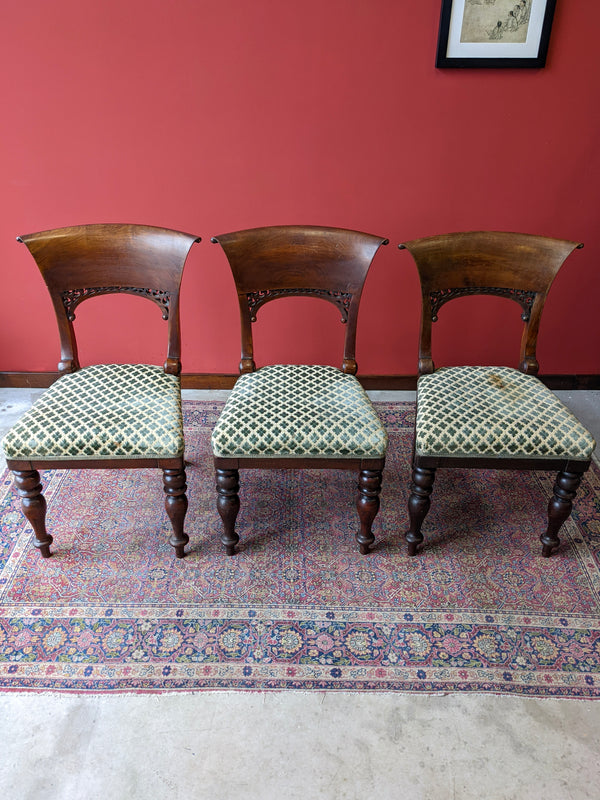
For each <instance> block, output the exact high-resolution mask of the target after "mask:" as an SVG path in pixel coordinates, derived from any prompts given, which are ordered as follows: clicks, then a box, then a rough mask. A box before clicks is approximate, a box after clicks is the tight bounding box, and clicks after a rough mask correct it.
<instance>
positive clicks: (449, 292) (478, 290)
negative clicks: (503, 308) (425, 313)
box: [429, 286, 536, 322]
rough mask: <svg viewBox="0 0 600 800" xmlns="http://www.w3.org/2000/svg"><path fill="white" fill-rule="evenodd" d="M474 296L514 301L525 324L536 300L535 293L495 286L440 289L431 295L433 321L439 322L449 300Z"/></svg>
mask: <svg viewBox="0 0 600 800" xmlns="http://www.w3.org/2000/svg"><path fill="white" fill-rule="evenodd" d="M474 294H492V295H495V296H496V297H507V298H508V299H509V300H514V301H515V302H517V303H518V304H519V305H520V306H521V308H522V309H523V313H522V314H521V319H522V320H523V322H528V321H529V317H530V315H531V307H532V306H533V301H534V300H535V295H536V293H535V292H529V291H525V290H523V289H503V288H497V287H494V286H459V287H457V288H455V289H438V290H436V291H433V292H430V293H429V299H430V301H431V321H432V322H437V319H438V317H437V315H438V311H439V310H440V308H441V307H442V306H443V305H444V303H447V302H448V301H449V300H454V299H455V298H456V297H468V296H469V295H474Z"/></svg>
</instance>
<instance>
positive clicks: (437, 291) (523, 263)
mask: <svg viewBox="0 0 600 800" xmlns="http://www.w3.org/2000/svg"><path fill="white" fill-rule="evenodd" d="M581 247H583V245H581V244H577V243H576V242H568V241H562V240H559V239H549V238H546V237H544V236H533V235H527V234H518V233H505V232H501V233H499V232H489V231H483V232H469V233H451V234H447V235H441V236H430V237H427V238H424V239H415V240H413V241H410V242H405V243H404V244H401V245H400V248H401V249H403V248H406V249H407V250H408V251H409V252H410V254H411V255H412V257H413V258H414V260H415V262H416V265H417V269H418V272H419V276H420V279H421V289H422V317H421V336H420V345H419V375H420V377H419V380H418V385H417V419H416V426H415V443H414V454H413V470H412V487H411V494H410V498H409V502H408V509H409V515H410V529H409V531H408V532H407V534H406V539H407V542H408V553H409V555H411V556H414V555H415V554H416V552H417V547H418V546H419V544H420V543H421V542H422V541H423V535H422V534H421V525H422V523H423V520H424V518H425V515H426V514H427V512H428V510H429V506H430V495H431V492H432V489H433V482H434V478H435V472H436V469H437V468H438V467H460V468H465V467H466V468H473V469H479V468H482V469H531V470H559V472H558V477H557V479H556V483H555V486H554V496H553V498H552V499H551V500H550V503H549V506H548V518H549V519H548V528H547V530H546V531H545V533H542V535H541V536H540V539H541V542H542V555H543V556H546V557H547V556H549V555H550V554H551V553H552V551H553V550H554V549H555V548H557V547H558V545H559V544H560V539H559V538H558V531H559V529H560V527H561V525H562V524H563V522H564V521H565V520H566V519H567V518H568V517H569V514H570V513H571V508H572V501H573V498H574V497H575V493H576V491H577V487H578V486H579V483H580V481H581V477H582V474H583V473H584V472H585V471H586V470H587V468H588V467H589V465H590V460H591V456H592V451H593V449H594V446H595V443H594V440H593V438H592V436H591V435H590V434H589V433H588V431H587V430H586V429H585V428H584V427H583V426H582V425H581V423H580V422H579V421H578V420H577V419H576V418H575V417H574V416H573V415H572V414H571V412H570V411H569V410H568V409H567V408H566V407H565V406H564V405H563V404H562V403H561V402H560V401H559V400H558V398H557V397H556V396H555V395H554V394H553V393H552V392H551V391H550V389H548V388H547V387H546V386H544V384H543V383H542V382H541V381H540V380H539V379H538V378H537V377H535V376H536V374H537V372H538V362H537V359H536V343H537V336H538V329H539V325H540V317H541V314H542V309H543V307H544V302H545V300H546V296H547V294H548V291H549V289H550V286H551V284H552V281H553V279H554V277H555V276H556V274H557V273H558V270H559V269H560V267H561V266H562V264H563V262H564V261H565V259H566V258H567V257H568V256H569V254H570V253H571V252H572V251H573V250H574V249H576V248H581ZM477 294H488V295H496V296H499V297H506V298H509V299H510V300H514V301H515V302H516V303H518V304H519V305H520V306H521V308H522V312H523V313H522V316H521V318H522V320H523V321H524V322H525V326H524V331H523V336H522V340H521V355H520V364H519V369H518V370H516V369H511V368H508V367H489V366H484V367H470V366H466V367H445V368H442V369H438V370H435V368H434V363H433V360H432V353H431V333H432V323H434V322H436V321H437V318H438V313H439V311H440V308H441V307H442V306H443V305H444V304H445V303H447V302H449V301H450V300H454V299H455V298H458V297H465V296H471V295H477Z"/></svg>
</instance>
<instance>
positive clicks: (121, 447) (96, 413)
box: [3, 364, 183, 460]
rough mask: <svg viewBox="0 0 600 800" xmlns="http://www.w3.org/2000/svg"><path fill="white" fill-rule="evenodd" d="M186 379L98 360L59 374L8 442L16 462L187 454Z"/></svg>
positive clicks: (10, 455)
mask: <svg viewBox="0 0 600 800" xmlns="http://www.w3.org/2000/svg"><path fill="white" fill-rule="evenodd" d="M182 431H183V423H182V416H181V391H180V386H179V377H178V376H177V375H168V374H166V373H165V372H164V371H163V369H162V367H158V366H155V365H153V364H97V365H94V366H91V367H85V368H83V369H81V370H79V371H77V372H74V373H72V374H70V375H64V376H63V377H61V378H59V379H58V380H57V381H56V382H55V383H54V384H53V385H52V386H51V387H50V388H49V389H48V391H46V392H45V393H44V394H43V395H42V396H41V397H40V398H39V400H38V401H37V402H36V403H35V405H34V406H33V407H32V408H31V410H30V411H28V412H27V413H26V414H24V415H23V416H22V417H21V419H20V420H19V421H18V422H17V423H16V424H15V425H14V426H13V427H12V428H11V430H10V431H9V432H8V433H7V434H6V436H5V438H4V440H3V446H4V452H5V454H6V457H7V458H9V459H16V460H29V459H33V460H36V459H51V460H61V459H69V460H70V459H74V458H83V459H90V458H94V459H103V458H105V459H110V460H114V459H116V458H174V457H177V456H181V455H182V454H183V433H182Z"/></svg>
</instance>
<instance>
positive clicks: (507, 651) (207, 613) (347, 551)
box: [0, 401, 600, 698]
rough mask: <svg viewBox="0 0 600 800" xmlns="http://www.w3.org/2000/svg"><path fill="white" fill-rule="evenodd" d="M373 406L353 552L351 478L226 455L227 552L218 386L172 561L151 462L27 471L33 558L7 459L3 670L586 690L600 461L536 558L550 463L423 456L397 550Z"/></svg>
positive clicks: (11, 684)
mask: <svg viewBox="0 0 600 800" xmlns="http://www.w3.org/2000/svg"><path fill="white" fill-rule="evenodd" d="M376 407H377V409H378V412H379V413H380V415H381V417H382V419H383V420H384V423H385V425H386V427H387V429H388V431H389V434H390V449H389V454H388V460H387V465H386V469H385V472H384V487H383V492H382V496H381V511H380V513H379V515H378V517H377V519H376V521H375V526H374V532H375V535H376V547H375V549H374V551H373V552H372V553H371V554H370V555H368V556H361V555H360V553H359V552H358V548H357V546H356V543H355V541H354V533H355V531H356V529H357V515H356V510H355V491H356V490H355V484H356V478H355V476H354V475H353V474H352V473H350V472H343V471H301V470H289V471H272V472H271V471H265V472H263V471H251V470H248V471H242V472H241V501H242V505H241V510H240V514H239V517H238V532H239V534H240V546H239V552H238V553H237V554H236V555H235V556H234V557H232V558H230V557H227V556H226V555H225V553H224V551H223V548H222V545H221V543H220V542H219V531H220V519H219V517H218V514H217V512H216V507H215V488H214V477H213V468H212V459H211V457H210V445H209V438H210V432H211V429H212V427H213V425H214V423H215V420H216V418H217V416H218V414H219V412H220V410H221V408H222V404H221V403H217V402H200V401H188V402H186V403H185V422H186V441H187V447H188V449H187V453H186V458H187V459H188V460H189V462H190V465H189V467H188V486H189V491H188V496H189V500H190V506H189V511H188V516H187V520H186V530H187V532H188V534H189V536H190V544H189V546H188V551H189V552H188V555H187V556H186V558H185V559H183V560H177V559H175V558H174V555H173V550H172V548H171V547H170V546H169V544H168V541H167V540H168V536H169V533H170V525H169V522H168V519H167V517H166V514H165V511H164V502H163V492H162V480H161V476H160V473H159V472H158V471H153V470H135V471H133V470H132V471H115V472H112V471H110V472H109V471H101V470H98V471H80V472H72V471H71V472H70V471H61V470H58V471H55V472H48V473H46V474H45V475H44V476H43V482H44V485H45V487H46V488H45V495H46V498H47V501H48V526H49V530H51V532H52V534H53V536H54V545H53V553H54V555H53V556H52V558H50V559H47V560H45V559H42V558H40V556H39V553H38V552H37V551H36V550H35V549H34V548H33V546H32V539H33V534H32V532H31V529H30V527H29V525H28V524H27V523H26V522H25V520H24V519H23V517H22V515H21V512H20V507H19V501H18V498H17V497H16V496H15V493H14V491H13V490H12V488H11V480H10V477H9V475H8V474H6V473H4V474H3V475H2V476H1V480H0V483H1V489H2V491H1V492H0V528H1V536H2V539H1V542H0V688H4V689H7V690H11V689H12V690H55V691H77V692H109V691H110V692H118V691H138V692H140V691H141V692H143V691H155V692H161V691H177V690H201V689H254V690H257V689H261V690H264V689H301V690H319V691H323V690H345V691H404V692H407V691H408V692H458V691H461V692H495V693H507V694H517V695H533V696H541V697H547V696H555V697H586V698H598V697H600V473H599V470H598V467H597V466H596V465H592V469H591V470H590V471H589V472H588V474H587V475H586V476H585V478H584V480H583V482H582V485H581V488H580V490H579V493H578V497H577V500H576V504H575V508H574V512H573V515H572V518H571V519H570V520H569V521H568V522H567V523H566V524H565V526H564V528H563V531H562V532H561V538H562V540H563V544H562V546H561V548H560V549H559V551H558V552H557V553H556V554H555V555H553V556H552V557H551V558H549V559H543V558H542V557H541V555H540V551H541V547H540V543H539V540H538V537H539V534H540V533H541V531H542V530H543V529H544V526H545V522H546V506H547V502H548V498H549V497H550V495H551V492H552V484H553V480H554V475H552V474H550V473H525V472H493V471H485V472H484V471H479V472H478V471H469V472H459V471H457V470H453V471H443V470H440V471H439V474H438V477H437V480H436V486H435V489H434V495H433V503H432V507H431V511H430V513H429V515H428V517H427V519H426V522H425V525H424V529H423V532H424V534H425V547H424V549H423V550H422V552H421V553H420V554H419V555H418V556H417V557H416V558H409V557H408V556H407V555H406V547H405V543H404V537H403V533H404V531H405V529H406V521H407V518H406V498H407V492H408V487H409V482H410V480H409V462H410V449H411V434H412V426H413V423H414V406H413V405H412V404H409V403H378V404H376ZM140 500H141V501H142V502H141V503H140Z"/></svg>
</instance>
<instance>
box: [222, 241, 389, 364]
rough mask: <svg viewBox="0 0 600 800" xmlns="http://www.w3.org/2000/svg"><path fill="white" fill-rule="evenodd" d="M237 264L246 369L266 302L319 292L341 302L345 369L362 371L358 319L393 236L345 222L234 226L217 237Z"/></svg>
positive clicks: (231, 261)
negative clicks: (371, 274) (378, 257)
mask: <svg viewBox="0 0 600 800" xmlns="http://www.w3.org/2000/svg"><path fill="white" fill-rule="evenodd" d="M212 241H213V242H217V243H218V244H220V245H221V247H222V248H223V250H224V251H225V255H226V256H227V259H228V261H229V264H230V266H231V271H232V273H233V278H234V281H235V285H236V289H237V294H238V301H239V306H240V321H241V334H242V356H241V361H240V367H239V368H240V372H241V373H244V372H253V371H254V370H255V369H256V364H255V362H254V345H253V341H252V323H253V322H256V314H257V312H258V310H259V308H260V307H261V306H263V305H264V304H265V303H268V302H271V301H273V300H277V299H280V298H283V297H316V298H320V299H322V300H327V301H329V302H330V303H333V304H334V305H336V306H337V307H338V308H339V310H340V312H341V321H342V322H343V323H345V324H346V334H345V337H344V358H343V364H342V369H343V371H344V372H348V373H350V374H353V375H354V374H356V371H357V364H356V354H355V349H356V324H357V320H358V308H359V304H360V298H361V294H362V289H363V285H364V282H365V279H366V277H367V272H368V271H369V267H370V266H371V262H372V260H373V258H374V256H375V253H376V252H377V250H378V249H379V247H380V246H381V245H382V244H387V243H388V240H387V239H384V238H382V237H381V236H374V235H372V234H369V233H361V232H360V231H352V230H346V229H344V228H319V227H314V226H311V225H279V226H271V227H266V228H252V229H250V230H244V231H234V232H233V233H226V234H223V235H221V236H215V237H213V239H212Z"/></svg>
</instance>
